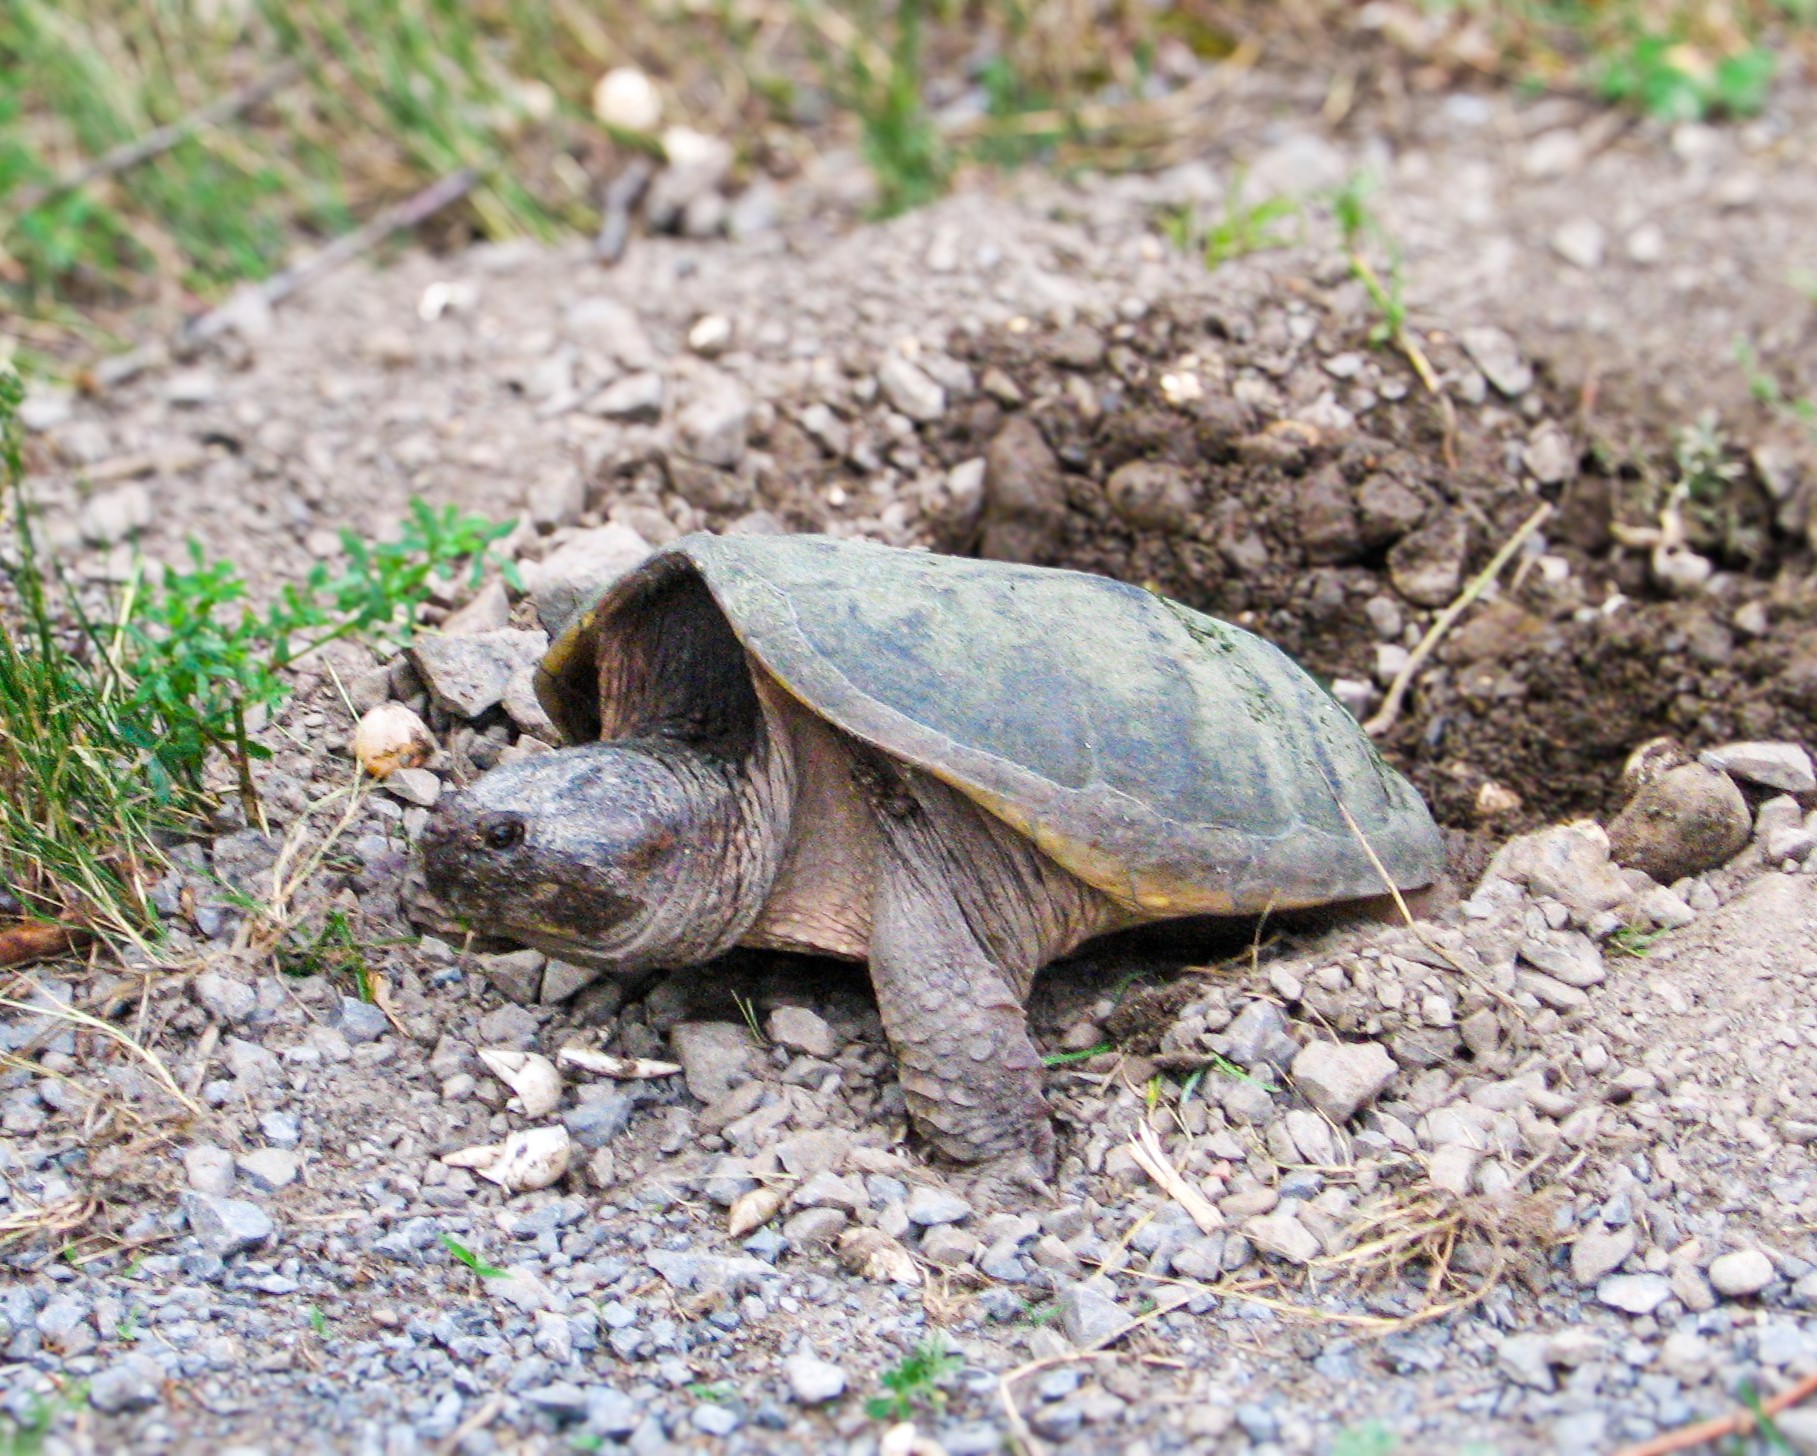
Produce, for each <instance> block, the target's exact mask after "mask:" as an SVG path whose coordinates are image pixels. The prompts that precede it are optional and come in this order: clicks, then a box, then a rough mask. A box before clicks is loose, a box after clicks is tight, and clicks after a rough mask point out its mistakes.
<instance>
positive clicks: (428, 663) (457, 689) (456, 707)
mask: <svg viewBox="0 0 1817 1456" xmlns="http://www.w3.org/2000/svg"><path fill="white" fill-rule="evenodd" d="M548 649H549V638H548V634H547V633H544V632H515V631H509V630H507V631H503V632H475V633H472V634H471V635H468V636H464V637H436V636H426V637H419V638H417V640H416V641H415V642H414V643H413V644H411V648H410V660H411V662H412V663H414V664H415V666H416V670H417V672H418V674H419V675H420V676H421V677H422V679H423V683H424V685H425V686H426V687H427V688H428V689H429V692H430V695H431V696H432V697H433V698H434V699H435V701H436V702H437V703H439V704H440V705H441V706H442V708H443V709H444V710H446V711H447V712H449V713H452V714H454V715H455V716H456V717H458V718H477V717H479V715H480V714H481V713H483V712H485V711H486V710H487V709H488V708H491V707H495V706H496V705H497V704H498V703H500V702H501V701H503V699H504V696H505V688H506V686H507V684H509V683H510V681H511V676H512V674H513V673H515V672H516V671H517V670H518V668H519V666H521V665H522V664H523V663H526V662H531V663H534V662H536V661H537V660H539V659H540V658H541V657H542V655H543V654H544V653H545V652H546V651H548Z"/></svg>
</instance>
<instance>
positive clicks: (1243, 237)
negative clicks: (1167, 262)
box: [1161, 172, 1303, 269]
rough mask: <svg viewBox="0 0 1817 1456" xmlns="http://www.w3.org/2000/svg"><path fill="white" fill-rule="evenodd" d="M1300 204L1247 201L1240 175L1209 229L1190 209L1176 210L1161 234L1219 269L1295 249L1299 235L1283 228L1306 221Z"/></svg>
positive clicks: (1276, 199) (1288, 199)
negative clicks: (1279, 250) (1254, 256)
mask: <svg viewBox="0 0 1817 1456" xmlns="http://www.w3.org/2000/svg"><path fill="white" fill-rule="evenodd" d="M1302 215H1303V213H1302V209H1301V207H1300V204H1299V203H1298V202H1297V201H1295V200H1294V199H1293V198H1291V197H1265V198H1263V199H1261V200H1260V201H1259V202H1245V201H1244V200H1243V173H1241V172H1238V173H1237V174H1236V175H1235V176H1234V177H1233V178H1232V179H1231V183H1230V186H1229V187H1228V188H1227V189H1226V191H1225V193H1224V203H1223V207H1222V208H1221V209H1220V210H1219V213H1218V216H1217V218H1216V219H1215V220H1213V221H1212V222H1211V223H1210V224H1209V225H1205V224H1202V223H1201V222H1200V220H1199V217H1198V214H1197V213H1196V212H1195V211H1194V210H1193V209H1192V208H1190V207H1181V208H1176V209H1173V210H1171V211H1169V212H1167V213H1165V214H1163V216H1162V218H1161V231H1162V234H1163V236H1165V237H1166V238H1167V240H1168V241H1169V242H1171V243H1172V244H1173V245H1174V246H1175V247H1176V248H1178V249H1179V250H1180V251H1181V252H1192V251H1195V250H1196V251H1198V252H1199V253H1200V255H1201V256H1202V257H1203V258H1204V259H1205V266H1206V267H1207V268H1210V269H1217V268H1219V267H1221V266H1222V265H1223V264H1225V263H1228V262H1231V261H1232V260H1233V259H1236V258H1243V257H1247V256H1248V255H1249V254H1251V253H1261V252H1266V251H1267V250H1269V249H1271V248H1286V247H1291V246H1292V245H1293V244H1294V243H1295V242H1296V241H1298V238H1297V235H1296V233H1295V232H1292V231H1289V230H1288V229H1287V228H1285V227H1284V226H1283V224H1286V223H1288V222H1296V223H1297V222H1298V221H1299V220H1300V219H1301V217H1302Z"/></svg>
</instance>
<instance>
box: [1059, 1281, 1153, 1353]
mask: <svg viewBox="0 0 1817 1456" xmlns="http://www.w3.org/2000/svg"><path fill="white" fill-rule="evenodd" d="M1054 1303H1055V1308H1056V1309H1058V1310H1059V1313H1060V1329H1061V1331H1062V1332H1063V1333H1064V1334H1065V1336H1066V1338H1067V1339H1069V1340H1071V1341H1072V1342H1073V1345H1074V1346H1075V1347H1076V1348H1078V1349H1081V1350H1095V1349H1097V1348H1098V1347H1099V1346H1101V1345H1107V1344H1109V1343H1110V1342H1111V1341H1112V1340H1114V1339H1116V1337H1117V1336H1118V1335H1120V1334H1122V1333H1123V1331H1125V1330H1126V1329H1128V1328H1129V1327H1130V1326H1131V1325H1132V1324H1134V1323H1135V1317H1134V1316H1133V1315H1131V1314H1130V1313H1129V1312H1128V1311H1127V1310H1126V1309H1124V1308H1123V1306H1122V1305H1120V1304H1118V1303H1117V1301H1116V1300H1114V1299H1112V1298H1111V1297H1110V1295H1108V1294H1106V1293H1105V1292H1104V1291H1103V1290H1102V1289H1100V1288H1099V1287H1098V1286H1097V1285H1096V1284H1090V1283H1087V1284H1068V1285H1067V1286H1066V1287H1065V1288H1064V1289H1062V1290H1061V1291H1060V1297H1059V1299H1057V1300H1056V1301H1055V1302H1054Z"/></svg>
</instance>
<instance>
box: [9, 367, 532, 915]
mask: <svg viewBox="0 0 1817 1456" xmlns="http://www.w3.org/2000/svg"><path fill="white" fill-rule="evenodd" d="M23 397H24V389H23V384H22V383H21V381H20V379H19V377H18V375H17V374H16V373H14V372H13V371H11V370H0V499H3V501H4V506H5V508H6V509H5V513H6V515H8V516H10V522H9V524H10V526H11V528H12V529H11V540H10V543H9V547H8V549H9V553H10V554H9V555H8V556H7V557H6V558H5V559H4V561H3V563H0V564H3V565H4V569H5V577H4V581H3V584H0V589H3V593H4V594H3V595H0V610H3V611H4V613H5V616H6V618H7V621H8V628H7V630H5V631H3V632H0V882H3V883H5V884H6V885H7V886H8V887H9V888H10V890H11V894H12V896H13V897H15V898H16V900H17V901H18V902H19V903H18V905H17V906H15V907H12V909H13V913H18V911H19V910H20V909H23V910H24V911H25V912H27V913H31V914H35V915H40V916H45V917H48V918H50V919H52V920H57V921H63V922H69V923H75V924H79V925H82V926H85V927H87V928H89V929H91V930H93V931H94V932H95V933H97V934H100V935H103V936H105V937H110V938H120V939H125V940H133V941H141V942H142V941H143V937H144V935H145V934H146V933H147V932H148V931H150V930H152V929H153V928H154V926H155V917H154V915H153V913H152V911H151V910H150V908H149V906H148V905H147V903H146V901H145V895H144V889H143V887H144V886H145V885H146V884H148V883H150V882H151V881H152V880H155V879H156V878H157V876H158V875H159V874H160V873H162V870H163V867H164V855H163V850H162V847H161V845H162V843H163V842H165V841H167V840H168V839H169V837H170V836H173V835H181V834H183V833H185V832H188V831H190V830H192V829H193V828H194V826H195V824H196V823H197V821H198V819H199V817H200V815H201V814H202V812H203V811H204V810H205V809H206V807H207V805H208V800H207V796H206V794H205V792H204V779H203V774H204V768H205V766H206V764H207V761H208V758H209V756H210V754H212V753H214V752H220V753H223V754H224V755H225V756H226V757H227V759H228V760H229V762H230V763H232V764H233V765H234V767H235V768H236V770H237V773H238V776H239V781H240V787H241V793H242V795H243V797H244V798H245V799H246V801H247V805H248V809H249V812H252V813H255V814H256V811H257V795H256V791H255V789H254V785H253V778H252V765H253V763H254V762H255V761H257V760H258V759H261V758H263V757H265V756H267V751H266V750H265V749H264V748H262V747H261V746H260V745H258V744H257V743H255V742H254V741H253V740H252V736H251V735H252V722H253V720H254V717H255V715H257V714H261V713H268V712H270V711H272V710H275V709H277V708H279V707H281V706H282V705H283V703H284V702H285V701H286V699H287V698H288V696H289V693H290V684H289V682H288V680H287V671H288V669H289V668H290V667H291V666H292V665H293V664H294V663H295V662H296V661H297V660H298V659H299V658H301V657H302V656H304V655H305V654H306V653H308V652H311V651H313V650H315V649H316V648H318V647H320V646H322V645H324V644H325V643H327V642H330V641H333V640H335V639H337V638H342V637H348V636H352V635H355V634H362V635H378V636H389V637H392V638H397V639H401V638H403V637H405V636H407V635H408V634H409V633H410V631H411V630H412V628H413V626H414V624H415V620H416V614H417V611H418V609H419V608H420V607H421V606H422V604H423V603H424V602H425V601H426V600H427V599H428V597H429V595H430V592H431V591H432V590H433V587H434V584H435V582H436V581H437V580H440V579H446V578H449V577H452V576H453V575H454V574H455V573H456V572H457V571H458V570H460V569H463V568H465V569H468V570H469V571H470V572H471V574H472V578H473V579H474V580H477V579H478V578H479V575H480V574H481V573H482V572H483V571H484V570H485V568H486V566H487V564H488V563H489V561H490V559H491V552H490V548H491V546H492V544H493V543H494V542H496V541H497V540H498V539H499V538H500V537H501V536H502V535H503V534H504V533H505V532H506V531H508V530H509V529H510V526H509V525H508V524H507V525H502V526H495V525H492V524H490V523H489V522H486V521H484V520H481V519H480V518H478V517H474V516H465V515H462V514H461V513H459V512H458V511H457V510H455V509H454V508H453V507H443V508H441V509H439V510H438V509H434V508H432V507H430V506H428V505H426V504H424V503H423V502H421V501H415V502H413V503H412V505H411V511H410V518H409V520H408V522H407V523H406V525H405V527H404V531H403V534H402V536H401V538H400V539H399V540H397V541H393V542H384V543H379V544H373V543H369V542H366V541H362V540H360V539H359V538H358V537H356V536H354V535H353V534H352V533H350V532H349V533H346V534H344V536H343V538H342V542H343V546H344V548H345V550H346V553H347V557H348V563H349V564H348V566H347V567H346V568H345V569H344V570H342V571H341V572H339V573H331V572H330V571H329V569H328V568H327V567H326V566H325V565H321V564H318V565H317V566H316V568H315V569H314V570H313V571H312V572H311V573H310V575H309V577H308V578H307V579H306V580H305V581H304V582H302V583H293V584H292V585H290V586H287V587H286V588H285V589H284V590H283V591H282V592H281V593H280V594H279V596H278V599H277V600H276V601H275V602H273V603H272V604H270V605H269V606H267V607H265V608H264V609H263V610H254V609H253V608H252V607H251V606H250V605H248V603H247V596H248V592H247V587H246V583H245V581H244V580H243V579H242V578H241V577H240V575H239V573H238V572H237V571H236V570H235V569H234V568H233V567H232V566H231V565H230V564H228V563H226V562H220V561H215V562H210V561H207V560H206V559H204V557H203V555H202V553H201V551H200V549H199V548H198V547H195V546H193V545H192V547H191V566H192V569H191V570H188V571H172V572H168V573H166V574H164V575H163V576H162V578H159V577H157V576H155V575H153V574H152V573H150V572H147V571H144V570H140V571H139V572H138V573H137V575H136V576H135V578H134V580H132V581H131V582H129V583H128V584H127V586H126V587H125V588H124V589H123V590H122V591H120V592H119V593H118V594H117V595H115V596H113V597H112V598H111V599H110V600H109V601H108V603H107V608H106V613H105V615H104V616H102V615H96V614H94V612H93V609H92V606H85V605H84V598H83V596H82V594H81V593H79V592H78V591H76V590H75V589H74V588H73V587H71V586H70V584H68V583H65V582H63V581H62V580H61V579H60V578H59V577H57V576H56V574H55V571H54V568H53V567H52V566H51V565H49V564H48V563H47V562H46V560H45V559H44V557H43V556H42V554H41V553H40V551H39V548H38V544H37V541H38V534H37V529H36V525H35V522H34V519H33V514H32V510H31V506H30V503H29V500H28V498H27V494H26V489H25V484H24V468H23V461H22V453H21V445H20V436H19V430H18V422H17V410H18V406H19V404H20V402H21V401H22V399H23ZM325 948H326V947H325ZM345 948H346V947H345V945H344V944H343V945H342V946H341V949H343V950H344V949H345Z"/></svg>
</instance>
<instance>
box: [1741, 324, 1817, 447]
mask: <svg viewBox="0 0 1817 1456" xmlns="http://www.w3.org/2000/svg"><path fill="white" fill-rule="evenodd" d="M1735 358H1736V360H1737V361H1738V362H1739V363H1740V365H1741V367H1742V369H1743V371H1744V372H1745V373H1746V374H1747V379H1748V393H1749V394H1751V395H1753V396H1754V398H1755V399H1757V400H1759V401H1760V403H1761V404H1763V405H1765V406H1766V407H1767V408H1768V409H1770V410H1771V411H1772V412H1773V413H1774V414H1776V415H1778V416H1779V417H1780V418H1781V419H1788V420H1793V421H1795V422H1796V423H1798V424H1801V425H1803V426H1804V427H1805V428H1806V429H1808V430H1810V431H1812V432H1813V433H1814V434H1817V400H1813V399H1811V398H1810V396H1808V395H1802V396H1801V395H1795V394H1793V393H1791V391H1789V390H1788V389H1787V388H1786V387H1785V384H1784V382H1783V381H1782V380H1781V379H1780V378H1779V376H1778V375H1777V374H1775V373H1774V372H1773V371H1772V370H1770V369H1768V368H1767V367H1766V366H1765V365H1764V364H1762V363H1761V362H1760V356H1759V355H1758V354H1757V353H1755V351H1754V346H1753V345H1752V344H1750V343H1749V342H1748V341H1747V340H1746V339H1737V340H1736V341H1735Z"/></svg>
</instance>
